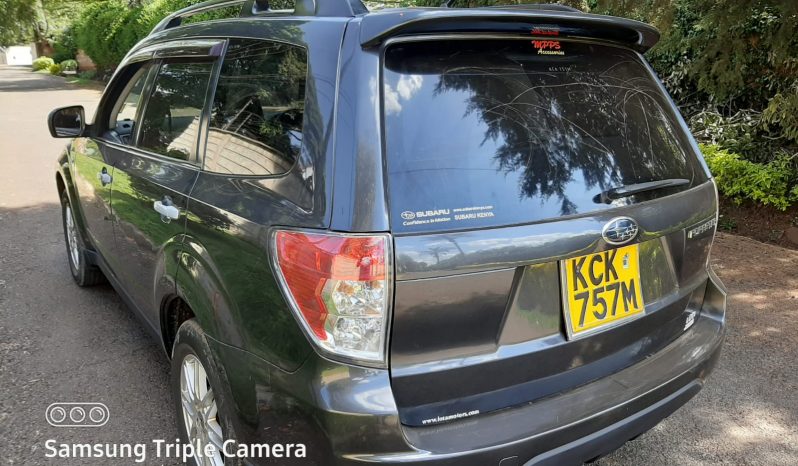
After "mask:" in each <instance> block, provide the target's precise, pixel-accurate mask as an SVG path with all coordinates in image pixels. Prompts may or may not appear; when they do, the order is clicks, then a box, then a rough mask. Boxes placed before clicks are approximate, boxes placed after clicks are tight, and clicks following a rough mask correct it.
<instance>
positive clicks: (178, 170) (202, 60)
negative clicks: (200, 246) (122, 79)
mask: <svg viewBox="0 0 798 466" xmlns="http://www.w3.org/2000/svg"><path fill="white" fill-rule="evenodd" d="M222 44H223V42H222V41H196V42H190V41H189V42H186V41H181V42H179V43H173V44H169V43H167V44H164V45H160V46H158V48H157V49H155V50H153V51H152V53H153V57H154V60H153V61H152V62H151V66H152V68H153V71H152V76H151V79H150V80H149V82H148V84H147V86H146V90H145V94H146V96H147V98H146V100H145V102H144V104H143V107H142V109H141V110H140V112H139V121H140V122H139V124H138V125H137V127H136V128H135V130H134V132H133V135H132V138H131V143H130V145H128V146H117V149H118V150H120V151H121V152H123V153H121V154H119V155H118V156H117V157H115V163H114V174H113V177H114V189H113V199H112V207H113V211H114V218H115V225H114V228H115V236H116V242H115V256H116V257H117V259H118V260H120V261H121V264H122V265H121V266H120V267H119V272H118V274H119V275H120V278H121V280H122V281H123V283H124V285H125V289H126V291H127V293H128V295H129V298H130V299H131V300H132V301H133V302H134V304H136V306H137V307H138V309H139V310H140V311H141V312H142V313H144V316H145V317H146V318H147V319H148V320H149V321H150V323H151V324H152V325H156V324H157V318H158V309H159V308H160V302H157V301H158V299H159V298H158V296H161V293H160V292H158V290H159V288H161V287H174V284H173V283H168V282H164V281H163V280H162V279H161V277H164V276H171V275H170V274H169V273H168V270H167V271H166V272H167V273H164V270H165V269H164V268H165V267H167V268H168V267H169V265H168V264H170V263H173V262H170V256H169V254H176V253H177V251H178V250H179V247H180V244H181V243H182V235H183V233H184V230H185V208H186V199H187V196H188V194H189V193H190V190H191V188H192V186H193V185H194V182H195V180H196V178H197V174H198V169H199V166H198V162H197V145H198V138H199V135H200V133H201V128H203V127H204V125H205V123H204V120H206V119H207V109H206V108H205V107H206V101H207V93H208V91H209V83H210V80H211V75H212V74H213V70H214V67H215V66H216V58H217V57H216V55H218V53H215V52H214V51H215V50H220V49H221V45H222ZM171 257H172V258H174V256H171Z"/></svg>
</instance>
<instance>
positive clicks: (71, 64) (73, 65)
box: [61, 60, 78, 71]
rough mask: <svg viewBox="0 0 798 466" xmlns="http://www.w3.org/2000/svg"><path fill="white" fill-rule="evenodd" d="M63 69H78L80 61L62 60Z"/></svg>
mask: <svg viewBox="0 0 798 466" xmlns="http://www.w3.org/2000/svg"><path fill="white" fill-rule="evenodd" d="M61 69H62V70H63V71H77V70H78V62H76V61H75V60H64V61H62V62H61Z"/></svg>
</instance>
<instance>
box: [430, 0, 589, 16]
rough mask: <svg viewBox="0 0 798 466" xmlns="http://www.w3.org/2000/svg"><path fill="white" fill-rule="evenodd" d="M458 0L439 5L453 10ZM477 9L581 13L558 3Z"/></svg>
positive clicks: (448, 0)
mask: <svg viewBox="0 0 798 466" xmlns="http://www.w3.org/2000/svg"><path fill="white" fill-rule="evenodd" d="M459 1H460V0H446V2H444V3H443V5H441V6H442V7H446V8H455V4H456V3H458V2H459ZM479 8H501V9H513V10H548V11H571V12H577V13H581V12H582V10H579V9H577V8H574V7H570V6H568V5H561V4H559V3H519V4H515V5H512V4H510V5H490V6H481V7H479Z"/></svg>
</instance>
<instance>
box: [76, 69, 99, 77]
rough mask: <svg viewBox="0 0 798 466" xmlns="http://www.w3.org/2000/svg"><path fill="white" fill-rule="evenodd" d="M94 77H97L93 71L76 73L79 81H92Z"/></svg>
mask: <svg viewBox="0 0 798 466" xmlns="http://www.w3.org/2000/svg"><path fill="white" fill-rule="evenodd" d="M95 77H97V72H96V71H94V70H87V71H81V72H80V73H78V78H80V79H94V78H95Z"/></svg>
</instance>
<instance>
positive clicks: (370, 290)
mask: <svg viewBox="0 0 798 466" xmlns="http://www.w3.org/2000/svg"><path fill="white" fill-rule="evenodd" d="M274 242H275V252H276V258H277V265H278V268H279V273H280V275H281V277H282V282H283V283H284V285H285V287H286V288H287V292H288V294H290V297H291V298H292V301H293V303H292V304H293V305H294V307H295V311H296V312H297V313H298V315H299V317H300V318H301V319H302V321H303V322H304V324H305V326H306V328H307V329H308V330H309V331H310V333H312V335H311V336H312V337H313V338H314V340H315V341H316V343H317V344H319V345H320V346H321V347H322V348H324V349H326V350H328V351H330V352H333V353H337V354H341V355H343V356H349V357H353V358H357V359H365V360H370V361H383V360H384V346H385V345H384V343H385V338H386V336H385V333H386V327H387V325H386V324H387V313H388V302H389V300H388V288H389V287H388V284H389V282H388V276H389V272H390V269H389V267H388V264H389V263H388V261H386V256H387V253H388V248H389V243H388V237H387V236H386V235H381V236H348V235H340V234H333V233H324V234H322V233H308V232H300V231H287V230H279V231H277V232H276V233H275V240H274Z"/></svg>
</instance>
